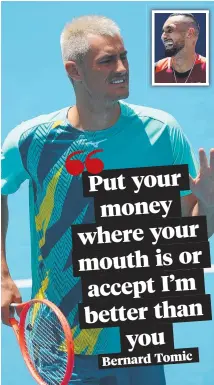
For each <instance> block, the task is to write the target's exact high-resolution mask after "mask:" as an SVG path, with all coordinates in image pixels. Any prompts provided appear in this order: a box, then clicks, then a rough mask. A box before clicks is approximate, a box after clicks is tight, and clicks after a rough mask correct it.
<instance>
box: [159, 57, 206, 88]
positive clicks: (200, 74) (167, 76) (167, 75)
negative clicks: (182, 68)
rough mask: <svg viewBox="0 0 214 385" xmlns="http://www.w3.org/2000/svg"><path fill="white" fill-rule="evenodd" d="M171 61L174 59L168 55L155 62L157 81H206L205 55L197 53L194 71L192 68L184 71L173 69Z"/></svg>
mask: <svg viewBox="0 0 214 385" xmlns="http://www.w3.org/2000/svg"><path fill="white" fill-rule="evenodd" d="M171 61H172V59H171V58H170V57H167V58H165V59H161V60H159V61H158V62H157V63H155V83H185V82H186V83H206V58H205V57H203V56H201V55H199V54H197V56H196V61H195V64H194V67H193V69H192V72H191V70H189V71H187V72H183V73H182V72H177V71H173V68H172V66H171ZM190 72H191V74H190ZM189 75H190V76H189ZM188 76H189V78H188ZM175 78H176V80H175ZM187 79H188V80H187Z"/></svg>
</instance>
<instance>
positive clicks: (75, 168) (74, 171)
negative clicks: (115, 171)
mask: <svg viewBox="0 0 214 385" xmlns="http://www.w3.org/2000/svg"><path fill="white" fill-rule="evenodd" d="M102 151H103V150H93V151H91V152H90V153H89V154H88V155H87V156H86V158H85V161H84V162H82V161H81V160H79V159H71V158H72V157H73V156H75V155H78V154H81V153H83V152H84V151H82V150H79V151H74V152H72V153H71V154H70V155H68V157H67V159H66V161H65V167H66V170H67V171H68V173H69V174H71V175H74V176H76V175H80V174H82V172H83V171H84V168H85V167H86V170H87V171H88V172H90V174H99V173H100V172H101V171H103V169H104V163H103V161H102V160H101V159H97V158H93V159H91V156H92V155H94V154H96V153H97V152H102Z"/></svg>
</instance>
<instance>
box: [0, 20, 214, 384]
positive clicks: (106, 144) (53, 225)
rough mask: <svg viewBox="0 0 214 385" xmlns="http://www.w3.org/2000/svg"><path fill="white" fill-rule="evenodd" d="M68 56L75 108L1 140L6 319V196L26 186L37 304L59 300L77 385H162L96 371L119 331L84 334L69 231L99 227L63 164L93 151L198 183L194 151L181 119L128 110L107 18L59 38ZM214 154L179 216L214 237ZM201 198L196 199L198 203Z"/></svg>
mask: <svg viewBox="0 0 214 385" xmlns="http://www.w3.org/2000/svg"><path fill="white" fill-rule="evenodd" d="M61 48H62V58H63V62H64V66H65V70H66V72H67V74H68V77H69V79H70V81H71V82H72V84H73V88H74V92H75V96H76V104H75V105H73V106H71V107H66V108H63V109H61V110H59V111H57V112H53V113H51V114H48V115H42V116H39V117H37V118H35V119H32V120H30V121H27V122H23V123H22V124H20V125H19V126H17V127H16V128H15V129H13V130H12V131H11V132H10V133H9V135H8V137H7V138H6V140H5V143H4V146H3V154H2V194H3V198H2V204H3V215H2V219H3V221H2V223H3V226H2V239H3V243H2V245H3V248H2V277H3V279H2V320H3V322H4V323H5V324H8V315H9V305H10V303H11V302H16V301H17V302H20V301H21V296H20V293H19V291H18V289H17V287H16V285H15V283H14V282H13V280H12V278H11V276H10V273H9V268H8V266H7V262H6V255H5V254H6V253H5V236H6V230H7V224H8V209H7V195H8V194H11V193H14V192H15V191H17V190H18V189H19V187H20V185H21V184H22V183H23V182H24V181H25V180H26V179H28V180H29V189H30V229H31V240H32V282H33V286H32V297H37V296H40V297H44V298H48V299H49V300H51V301H53V302H54V303H56V305H58V306H59V307H60V309H61V310H62V311H63V313H64V314H65V315H66V317H67V319H68V321H69V323H70V325H71V328H72V332H73V339H74V344H75V354H76V357H75V368H74V373H73V375H72V378H71V382H70V383H71V384H76V383H78V384H86V383H90V384H91V385H95V384H96V385H97V384H100V385H131V384H132V385H164V384H165V378H164V371H163V367H162V366H138V367H132V368H121V369H116V368H115V369H108V370H99V369H98V363H97V355H98V354H107V353H117V352H118V353H119V352H120V335H119V328H118V327H116V328H103V329H88V330H81V329H80V327H79V316H78V303H79V302H81V300H82V296H81V282H80V279H79V278H77V277H74V276H73V265H72V234H71V225H72V224H81V223H90V222H93V221H94V219H95V218H94V208H93V200H92V199H91V198H85V197H84V196H83V191H82V179H81V175H78V176H72V175H70V174H69V173H68V172H67V170H66V168H65V160H66V159H67V157H68V155H69V154H71V153H72V152H74V151H79V150H81V151H83V153H81V154H79V155H78V156H77V157H76V159H81V160H84V159H85V157H86V156H87V154H89V153H90V152H91V151H93V150H94V149H96V148H100V149H102V150H103V152H101V153H100V154H99V158H100V159H101V160H102V161H103V162H104V164H105V169H118V168H126V167H127V168H131V167H144V166H145V167H146V166H157V165H169V164H188V165H189V171H190V174H191V176H192V178H195V177H196V176H197V171H196V165H195V161H194V157H193V154H192V151H191V147H190V145H189V143H188V141H187V139H186V138H185V136H184V134H183V132H182V130H181V129H180V127H179V125H178V123H177V122H176V120H175V119H174V118H173V117H172V116H170V115H168V114H167V113H165V112H163V111H159V110H154V109H152V108H147V107H141V106H135V105H130V104H128V103H125V102H122V101H121V99H126V98H127V97H128V95H129V66H128V59H127V51H126V49H125V47H124V42H123V40H122V37H121V34H120V30H119V28H118V26H117V25H116V24H115V23H114V22H113V21H112V20H110V19H108V18H106V17H103V16H83V17H80V18H78V19H74V20H73V21H72V22H71V23H70V24H68V25H67V26H66V27H65V29H64V31H63V33H62V35H61ZM213 155H214V152H211V160H210V166H209V165H208V162H207V159H206V155H205V153H204V151H203V150H201V151H200V161H201V165H200V166H201V168H200V175H199V176H198V177H197V178H196V179H192V178H191V188H192V190H193V192H194V194H195V195H193V194H192V193H191V191H185V192H183V193H182V198H181V201H182V212H183V215H186V216H188V215H190V216H192V215H200V214H203V215H207V221H208V228H209V233H210V234H211V233H212V232H213V228H212V223H213V206H214V202H213V197H212V194H211V189H213V184H214V182H213V177H211V174H212V172H211V171H212V170H211V166H212V167H213V166H214V165H213V163H214V156H213ZM196 197H197V198H196Z"/></svg>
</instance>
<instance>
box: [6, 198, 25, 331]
mask: <svg viewBox="0 0 214 385" xmlns="http://www.w3.org/2000/svg"><path fill="white" fill-rule="evenodd" d="M1 198H2V200H1V317H2V322H3V323H4V324H6V325H9V306H10V304H11V303H12V302H22V298H21V295H20V293H19V290H18V288H17V286H16V285H15V283H14V281H13V280H12V278H11V276H10V272H9V268H8V265H7V261H6V234H7V228H8V205H7V196H3V195H2V197H1Z"/></svg>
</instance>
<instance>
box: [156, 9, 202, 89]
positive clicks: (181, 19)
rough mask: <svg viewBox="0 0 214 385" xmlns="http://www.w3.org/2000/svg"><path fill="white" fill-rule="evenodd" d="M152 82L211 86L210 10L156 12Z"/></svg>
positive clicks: (160, 84) (159, 84)
mask: <svg viewBox="0 0 214 385" xmlns="http://www.w3.org/2000/svg"><path fill="white" fill-rule="evenodd" d="M152 85H153V86H209V11H208V10H153V11H152Z"/></svg>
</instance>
